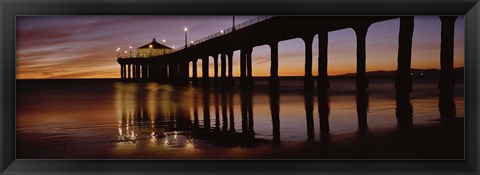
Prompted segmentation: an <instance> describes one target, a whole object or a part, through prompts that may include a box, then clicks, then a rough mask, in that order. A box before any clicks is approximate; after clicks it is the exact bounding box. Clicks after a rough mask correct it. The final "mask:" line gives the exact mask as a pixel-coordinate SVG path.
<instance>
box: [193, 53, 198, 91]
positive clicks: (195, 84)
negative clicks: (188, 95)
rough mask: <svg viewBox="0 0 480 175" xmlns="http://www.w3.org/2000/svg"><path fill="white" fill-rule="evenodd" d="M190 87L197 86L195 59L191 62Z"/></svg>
mask: <svg viewBox="0 0 480 175" xmlns="http://www.w3.org/2000/svg"><path fill="white" fill-rule="evenodd" d="M192 85H193V86H197V85H198V78H197V59H193V60H192Z"/></svg>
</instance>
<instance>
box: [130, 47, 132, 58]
mask: <svg viewBox="0 0 480 175" xmlns="http://www.w3.org/2000/svg"><path fill="white" fill-rule="evenodd" d="M130 58H132V46H130Z"/></svg>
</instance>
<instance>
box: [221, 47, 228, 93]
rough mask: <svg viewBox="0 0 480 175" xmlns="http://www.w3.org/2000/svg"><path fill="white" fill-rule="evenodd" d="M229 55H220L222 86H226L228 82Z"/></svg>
mask: <svg viewBox="0 0 480 175" xmlns="http://www.w3.org/2000/svg"><path fill="white" fill-rule="evenodd" d="M226 61H227V55H226V54H224V53H221V55H220V62H221V63H220V64H221V66H220V68H221V69H220V84H222V86H223V85H225V82H226V80H227V62H226Z"/></svg>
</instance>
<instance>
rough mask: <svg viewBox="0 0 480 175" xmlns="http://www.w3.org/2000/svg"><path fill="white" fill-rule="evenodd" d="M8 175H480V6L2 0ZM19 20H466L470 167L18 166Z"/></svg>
mask: <svg viewBox="0 0 480 175" xmlns="http://www.w3.org/2000/svg"><path fill="white" fill-rule="evenodd" d="M0 12H1V14H0V15H1V16H0V18H1V21H0V26H1V32H0V38H1V40H2V42H1V44H0V53H1V59H0V66H1V68H0V84H1V86H0V100H1V101H0V103H1V105H0V112H1V113H0V115H1V116H0V125H1V126H0V174H32V173H33V174H37V173H38V174H54V173H59V174H92V173H102V174H149V173H163V174H191V173H195V174H225V173H230V174H252V173H259V174H316V173H328V174H346V173H363V174H366V173H381V174H387V173H391V174H397V173H412V174H415V173H416V174H427V173H429V174H443V173H445V174H447V173H448V174H452V173H453V174H479V172H480V161H479V157H480V151H479V148H480V146H479V129H478V127H479V126H480V123H479V120H478V118H479V114H478V109H479V108H478V106H479V105H480V104H479V103H478V102H479V93H478V92H479V90H480V89H479V87H478V82H479V80H480V76H479V72H478V68H479V61H478V58H480V51H479V50H480V35H479V32H480V23H479V22H480V3H479V0H462V1H459V0H362V1H359V0H295V1H293V0H276V1H274V0H268V1H267V0H231V1H228V2H227V1H223V0H203V1H195V0H175V1H171V0H160V1H151V0H140V1H134V0H104V1H96V0H68V1H65V0H63V1H61V0H35V1H34V0H15V1H13V0H0ZM18 15H465V80H466V81H465V137H466V138H465V141H466V144H465V146H466V147H465V151H466V153H465V160H231V161H224V160H16V159H15V126H16V125H15V46H16V44H15V16H18Z"/></svg>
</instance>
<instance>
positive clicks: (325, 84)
mask: <svg viewBox="0 0 480 175" xmlns="http://www.w3.org/2000/svg"><path fill="white" fill-rule="evenodd" d="M329 87H330V82H329V80H328V31H321V32H319V33H318V80H317V88H318V90H319V92H322V93H326V91H327V89H328V88H329Z"/></svg>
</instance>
